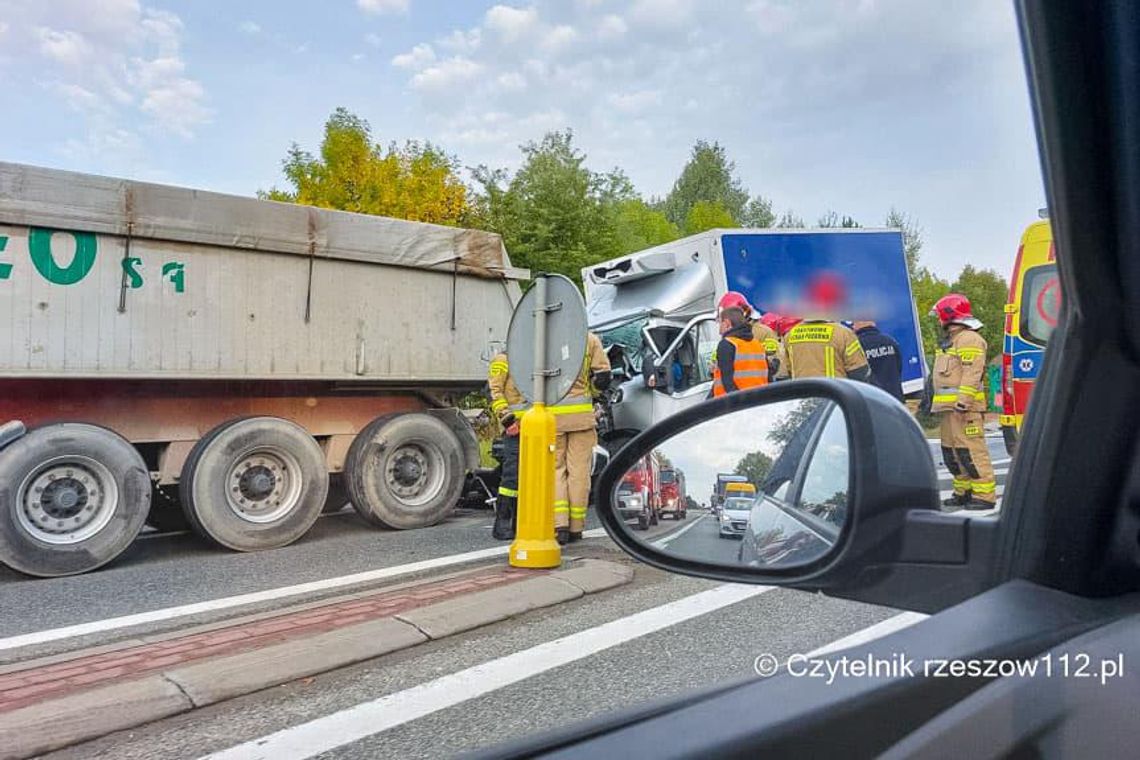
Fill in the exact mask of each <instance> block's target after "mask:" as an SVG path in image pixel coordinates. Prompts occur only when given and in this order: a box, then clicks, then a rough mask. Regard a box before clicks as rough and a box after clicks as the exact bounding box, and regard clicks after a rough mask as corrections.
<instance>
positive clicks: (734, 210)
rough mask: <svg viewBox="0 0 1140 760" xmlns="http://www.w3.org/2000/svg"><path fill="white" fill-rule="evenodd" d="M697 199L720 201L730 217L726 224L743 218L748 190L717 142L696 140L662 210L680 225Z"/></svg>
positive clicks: (712, 201) (735, 223) (682, 225)
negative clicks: (730, 219)
mask: <svg viewBox="0 0 1140 760" xmlns="http://www.w3.org/2000/svg"><path fill="white" fill-rule="evenodd" d="M700 201H706V202H709V203H716V204H720V205H721V206H722V207H723V208H724V209H725V210H727V211H728V214H729V216H730V217H731V218H732V220H733V223H732V224H731V225H728V226H730V227H735V226H736V225H737V224H738V223H739V222H741V221H742V220H743V219H744V207H745V204H747V203H748V191H747V190H746V189H745V188H744V186H743V185H742V184H741V182H740V179H739V178H738V177H736V164H735V163H734V162H732V161H730V160H729V159H728V154H727V152H726V151H725V149H724V147H723V146H722V145H721V144H720V143H716V142H714V143H711V144H710V143H708V142H705V141H704V140H698V141H697V143H696V144H695V145H694V146H693V151H692V153H691V154H690V156H689V161H688V163H686V164H685V167H684V168H683V169H681V174H680V176H679V177H677V181H676V182H674V183H673V189H672V190H670V191H669V195H667V196H666V197H665V201H664V203H663V207H662V210H663V211H664V212H665V216H666V217H668V219H669V221H671V222H672V223H673V224H675V225H677V226H678V227H684V226H685V224H686V222H687V220H688V218H689V211H690V210H691V209H692V208H693V206H694V205H695V204H697V203H699V202H700Z"/></svg>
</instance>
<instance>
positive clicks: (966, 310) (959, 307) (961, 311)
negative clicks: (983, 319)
mask: <svg viewBox="0 0 1140 760" xmlns="http://www.w3.org/2000/svg"><path fill="white" fill-rule="evenodd" d="M930 313H931V314H934V315H936V316H937V317H938V321H939V322H941V323H942V324H943V325H944V326H945V325H948V324H950V323H951V322H960V323H962V324H969V323H971V322H977V321H978V320H976V319H974V313H973V310H972V309H971V308H970V299H969V298H966V296H964V295H962V294H961V293H950V294H948V295H944V296H942V297H941V298H939V299H938V301H937V302H935V304H934V307H933V308H931V310H930Z"/></svg>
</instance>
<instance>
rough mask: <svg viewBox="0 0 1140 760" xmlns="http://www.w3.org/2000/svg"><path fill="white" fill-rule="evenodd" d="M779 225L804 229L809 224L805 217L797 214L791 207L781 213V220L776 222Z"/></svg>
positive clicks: (786, 227)
mask: <svg viewBox="0 0 1140 760" xmlns="http://www.w3.org/2000/svg"><path fill="white" fill-rule="evenodd" d="M776 226H777V227H783V228H785V229H802V228H804V227H806V226H807V225H806V224H804V218H803V217H802V216H798V215H796V214H795V213H794V212H793V211H792V210H791V209H788V210H787V211H785V212H784V213H783V214H781V215H780V219H779V221H777V222H776Z"/></svg>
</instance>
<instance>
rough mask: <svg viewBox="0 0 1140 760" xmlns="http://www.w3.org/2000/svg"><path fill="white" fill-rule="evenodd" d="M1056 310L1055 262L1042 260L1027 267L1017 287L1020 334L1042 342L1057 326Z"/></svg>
mask: <svg viewBox="0 0 1140 760" xmlns="http://www.w3.org/2000/svg"><path fill="white" fill-rule="evenodd" d="M1060 311H1061V280H1060V278H1059V277H1058V276H1057V265H1056V264H1044V265H1042V266H1038V267H1033V268H1032V269H1029V270H1027V271H1026V272H1025V280H1024V283H1023V284H1022V287H1021V337H1022V338H1024V339H1025V340H1027V341H1030V342H1032V343H1037V344H1039V345H1042V346H1044V345H1045V344H1046V343H1048V342H1049V336H1051V335H1052V334H1053V328H1054V327H1056V326H1057V315H1058V314H1059V312H1060Z"/></svg>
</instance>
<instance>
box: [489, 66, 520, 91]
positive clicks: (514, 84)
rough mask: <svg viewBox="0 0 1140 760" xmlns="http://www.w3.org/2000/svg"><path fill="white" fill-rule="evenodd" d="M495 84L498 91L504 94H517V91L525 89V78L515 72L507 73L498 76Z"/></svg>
mask: <svg viewBox="0 0 1140 760" xmlns="http://www.w3.org/2000/svg"><path fill="white" fill-rule="evenodd" d="M495 83H496V84H498V85H499V89H500V90H502V91H506V92H518V91H519V90H523V89H526V77H524V76H523V75H522V74H520V73H518V72H517V71H508V72H506V73H503V74H499V76H498V78H496V79H495Z"/></svg>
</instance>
